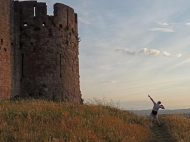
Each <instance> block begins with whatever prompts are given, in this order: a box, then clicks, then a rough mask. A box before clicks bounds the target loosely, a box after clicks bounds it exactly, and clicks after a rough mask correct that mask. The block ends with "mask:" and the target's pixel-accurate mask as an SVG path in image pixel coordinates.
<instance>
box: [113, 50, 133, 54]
mask: <svg viewBox="0 0 190 142" xmlns="http://www.w3.org/2000/svg"><path fill="white" fill-rule="evenodd" d="M115 51H116V52H122V53H123V54H128V55H135V52H132V51H130V50H129V49H116V50H115Z"/></svg>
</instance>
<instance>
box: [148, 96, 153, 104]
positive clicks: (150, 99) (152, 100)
mask: <svg viewBox="0 0 190 142" xmlns="http://www.w3.org/2000/svg"><path fill="white" fill-rule="evenodd" d="M148 97H149V98H150V100H151V101H152V102H153V103H154V100H153V99H152V98H151V96H149V95H148Z"/></svg>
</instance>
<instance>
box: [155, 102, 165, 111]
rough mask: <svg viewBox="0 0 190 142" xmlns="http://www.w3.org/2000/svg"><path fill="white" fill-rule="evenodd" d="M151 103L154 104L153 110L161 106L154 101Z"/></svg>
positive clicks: (161, 106)
mask: <svg viewBox="0 0 190 142" xmlns="http://www.w3.org/2000/svg"><path fill="white" fill-rule="evenodd" d="M153 104H154V106H153V110H155V111H158V110H159V108H163V105H160V104H157V103H155V102H153Z"/></svg>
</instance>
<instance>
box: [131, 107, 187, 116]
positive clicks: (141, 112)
mask: <svg viewBox="0 0 190 142" xmlns="http://www.w3.org/2000/svg"><path fill="white" fill-rule="evenodd" d="M131 111H132V112H134V113H136V114H140V115H149V114H150V112H151V110H131ZM159 114H189V115H190V108H189V109H175V110H169V109H166V110H159Z"/></svg>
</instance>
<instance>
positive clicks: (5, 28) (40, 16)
mask: <svg viewBox="0 0 190 142" xmlns="http://www.w3.org/2000/svg"><path fill="white" fill-rule="evenodd" d="M78 46H79V38H78V23H77V14H76V13H74V10H73V9H72V8H70V7H69V6H66V5H64V4H60V3H56V4H55V5H54V15H53V16H49V15H47V5H46V3H44V2H37V1H22V2H19V1H13V0H0V99H3V98H10V97H14V96H24V97H31V98H40V99H47V100H54V101H63V102H70V103H81V101H82V98H81V91H80V83H79V58H78V55H79V51H78Z"/></svg>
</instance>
